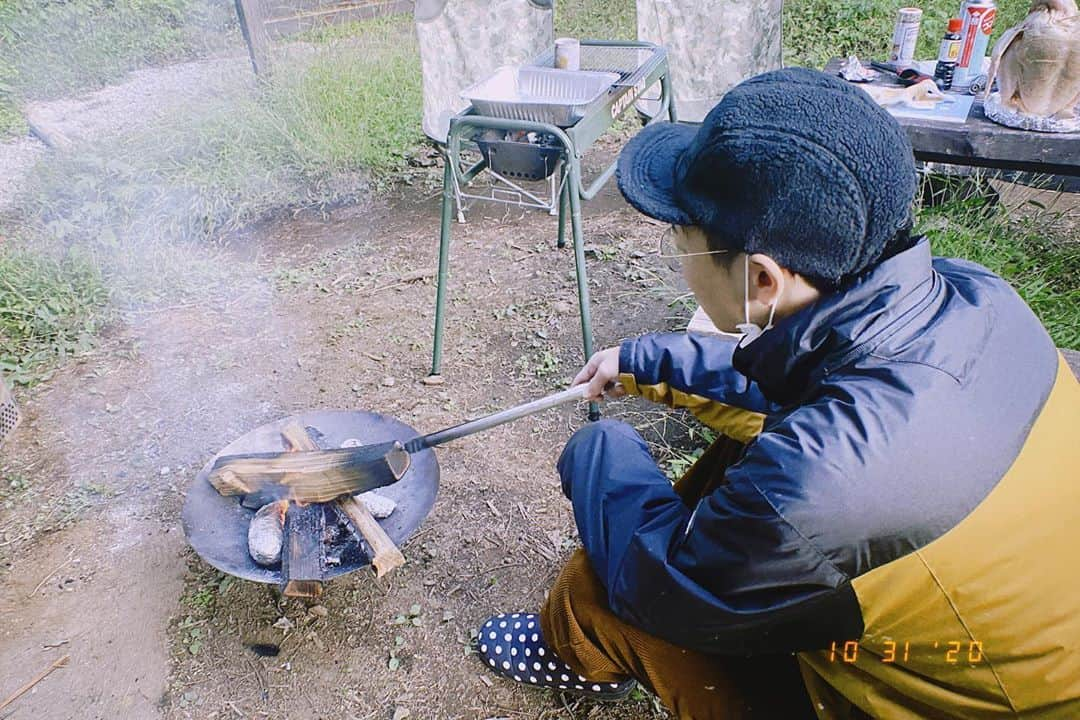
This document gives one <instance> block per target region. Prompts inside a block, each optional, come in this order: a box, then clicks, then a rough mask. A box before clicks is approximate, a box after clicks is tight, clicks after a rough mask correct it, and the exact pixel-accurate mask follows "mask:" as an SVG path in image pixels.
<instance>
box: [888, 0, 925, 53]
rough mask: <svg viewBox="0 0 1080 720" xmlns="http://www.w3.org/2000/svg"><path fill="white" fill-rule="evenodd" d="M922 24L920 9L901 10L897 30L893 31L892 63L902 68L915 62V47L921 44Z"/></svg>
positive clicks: (897, 14)
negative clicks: (920, 27) (920, 32)
mask: <svg viewBox="0 0 1080 720" xmlns="http://www.w3.org/2000/svg"><path fill="white" fill-rule="evenodd" d="M921 22H922V10H920V9H919V8H915V7H906V8H900V10H899V12H897V13H896V28H895V29H893V40H892V49H891V50H890V51H889V60H890V61H891V62H893V63H895V64H896V65H901V66H904V65H911V64H912V63H913V62H915V45H916V44H917V43H918V42H919V24H920V23H921Z"/></svg>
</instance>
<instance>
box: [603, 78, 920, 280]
mask: <svg viewBox="0 0 1080 720" xmlns="http://www.w3.org/2000/svg"><path fill="white" fill-rule="evenodd" d="M618 180H619V189H620V190H621V191H622V194H623V196H624V197H626V199H627V201H628V202H629V203H630V204H631V205H633V206H634V207H635V208H637V209H638V210H640V211H641V212H643V213H645V214H646V215H648V216H650V217H653V218H656V219H657V220H662V221H664V222H669V223H672V224H674V225H696V226H698V227H700V228H701V229H702V230H704V231H705V232H706V233H707V234H708V235H709V236H710V238H711V239H712V241H713V242H716V243H719V244H720V245H721V246H723V247H727V248H731V249H734V250H740V251H745V252H748V253H755V252H761V253H765V254H767V255H769V256H771V257H772V258H773V259H775V260H776V261H777V262H778V263H779V264H780V265H781V266H783V267H785V268H787V269H788V270H791V271H792V272H796V273H799V274H801V275H805V276H807V277H810V278H814V279H818V280H824V281H827V282H831V283H840V282H842V281H843V280H844V279H846V278H849V277H852V276H854V275H858V274H859V273H861V272H863V271H864V270H866V269H868V268H870V267H873V266H874V265H876V264H877V263H878V262H879V261H880V260H881V259H882V258H883V256H884V255H885V254H886V250H887V249H888V244H889V242H890V241H891V240H892V239H893V238H894V237H895V236H896V235H897V232H898V231H899V230H900V229H901V228H904V227H906V226H907V225H908V224H909V222H910V218H911V207H912V201H913V200H914V197H915V190H916V176H915V160H914V157H913V155H912V150H911V145H910V143H909V142H908V139H907V136H906V135H905V134H904V131H903V129H901V127H900V126H899V124H898V123H897V122H896V120H894V119H893V118H892V116H890V115H889V114H888V113H887V112H886V111H885V110H883V109H881V108H880V107H878V105H877V104H876V103H874V101H873V100H871V99H870V96H869V95H867V94H866V93H865V92H863V91H862V90H860V89H858V88H855V87H852V86H850V85H849V84H848V83H846V82H844V81H843V80H841V79H840V78H837V77H834V76H832V75H827V74H825V73H822V72H818V71H816V70H808V69H805V68H787V69H784V70H777V71H774V72H768V73H764V74H762V75H758V76H756V77H753V78H751V79H749V80H746V81H744V82H742V83H740V84H739V85H737V86H735V87H734V88H732V89H731V90H730V91H729V92H728V93H727V95H725V96H724V98H723V99H722V100H721V101H720V102H719V103H718V104H717V105H716V107H714V108H713V109H712V110H711V111H710V112H709V114H708V116H707V117H706V118H705V120H704V121H703V122H702V124H701V125H700V126H692V125H679V124H673V123H657V124H655V125H650V126H649V127H646V128H645V129H644V130H642V131H641V132H640V133H638V135H637V136H635V137H634V138H633V139H632V140H631V141H630V142H629V143H627V145H626V147H625V148H624V149H623V151H622V154H621V155H620V156H619V165H618Z"/></svg>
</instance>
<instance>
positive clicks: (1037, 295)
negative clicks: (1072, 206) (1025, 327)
mask: <svg viewBox="0 0 1080 720" xmlns="http://www.w3.org/2000/svg"><path fill="white" fill-rule="evenodd" d="M1004 200H1005V202H1001V203H996V204H993V205H988V204H986V202H985V200H984V199H983V198H979V197H972V198H967V199H959V198H957V199H945V200H943V201H942V202H940V203H939V204H936V205H933V206H930V207H923V208H922V209H921V210H920V213H919V219H918V230H919V231H920V232H923V233H926V234H927V236H928V237H929V238H930V243H931V248H932V249H933V252H934V254H935V255H939V256H945V257H959V258H963V259H965V260H971V261H972V262H977V263H979V264H981V265H984V266H986V267H987V268H989V269H990V270H992V271H993V272H995V273H997V274H998V275H1001V276H1002V277H1004V278H1005V279H1006V280H1008V281H1009V284H1011V285H1012V286H1013V288H1015V290H1016V292H1017V293H1019V295H1020V296H1021V297H1022V298H1023V299H1024V301H1025V302H1026V303H1027V304H1028V306H1029V307H1031V309H1032V310H1033V311H1034V312H1035V314H1036V315H1037V316H1038V317H1039V320H1041V321H1042V323H1043V325H1044V326H1045V327H1046V329H1047V330H1048V331H1049V333H1050V336H1051V337H1052V338H1053V339H1054V343H1055V344H1056V345H1057V346H1058V347H1066V348H1071V349H1074V350H1080V240H1078V239H1077V236H1076V230H1075V228H1076V226H1077V218H1076V217H1075V214H1074V215H1073V216H1070V215H1068V214H1066V213H1063V212H1058V211H1055V210H1054V209H1053V203H1052V202H1051V203H1043V202H1040V201H1039V200H1026V201H1023V202H1022V203H1021V205H1020V207H1014V208H1013V209H1012V210H1008V209H1006V208H1007V206H1008V204H1009V203H1008V202H1007V201H1008V197H1006V198H1005V199H1004Z"/></svg>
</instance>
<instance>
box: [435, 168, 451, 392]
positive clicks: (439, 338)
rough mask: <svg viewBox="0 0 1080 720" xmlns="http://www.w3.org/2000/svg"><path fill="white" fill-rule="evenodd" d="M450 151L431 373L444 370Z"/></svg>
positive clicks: (446, 169)
mask: <svg viewBox="0 0 1080 720" xmlns="http://www.w3.org/2000/svg"><path fill="white" fill-rule="evenodd" d="M452 162H453V158H452V157H451V155H450V153H445V154H444V155H443V201H442V218H441V219H440V228H439V275H438V279H437V280H436V283H435V341H434V347H433V348H432V351H431V374H432V375H438V374H439V372H440V371H441V370H442V342H443V330H444V329H445V327H444V323H445V322H446V277H447V274H448V273H447V270H448V269H449V265H450V223H451V213H452V212H453V205H454V190H453V187H454V177H453V174H452V173H453V170H452V169H451V166H450V163H452Z"/></svg>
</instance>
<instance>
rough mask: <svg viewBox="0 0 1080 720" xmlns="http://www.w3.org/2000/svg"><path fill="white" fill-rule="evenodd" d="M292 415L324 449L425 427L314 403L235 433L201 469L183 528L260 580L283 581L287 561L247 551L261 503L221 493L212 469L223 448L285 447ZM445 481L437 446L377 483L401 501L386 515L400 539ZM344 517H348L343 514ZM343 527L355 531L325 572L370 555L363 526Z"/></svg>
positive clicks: (331, 519) (233, 570)
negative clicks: (260, 560)
mask: <svg viewBox="0 0 1080 720" xmlns="http://www.w3.org/2000/svg"><path fill="white" fill-rule="evenodd" d="M290 422H297V423H299V424H300V425H302V426H304V427H306V428H311V429H313V430H315V431H317V433H318V434H319V435H318V437H319V445H320V446H321V447H322V448H324V449H330V448H337V447H341V446H342V445H345V444H347V443H346V441H347V440H359V441H360V442H361V443H363V444H365V445H366V444H368V443H379V442H386V441H389V440H402V441H404V440H409V439H411V438H413V437H416V435H417V434H418V433H417V432H416V431H415V430H414V429H413V428H411V427H409V426H408V425H406V424H405V423H403V422H401V421H399V420H395V419H393V418H390V417H387V416H385V415H379V414H378V413H373V412H366V411H363V410H314V411H310V412H305V413H300V414H298V415H291V416H289V417H284V418H281V419H280V420H276V421H274V422H271V423H267V424H265V425H262V426H260V427H257V428H255V429H254V430H251V431H250V432H248V433H246V434H244V435H242V436H240V437H238V438H236V439H235V440H233V441H232V442H231V443H229V444H228V445H226V446H225V447H224V448H222V449H221V451H220V452H218V454H217V455H216V456H214V457H213V458H211V459H210V460H209V461H207V463H206V464H205V465H204V466H203V468H202V470H201V471H200V472H199V474H198V475H197V476H196V477H195V480H194V481H193V482H192V483H191V486H190V487H189V488H188V493H187V499H186V500H185V501H184V511H183V526H184V534H185V535H186V536H187V539H188V542H189V543H191V547H192V548H194V550H195V552H197V553H198V554H199V556H200V557H202V559H203V560H205V561H206V562H208V563H210V564H211V565H213V566H214V567H215V568H217V569H218V570H221V571H222V572H225V573H228V574H230V575H235V576H236V577H240V578H243V579H245V580H254V581H255V582H263V583H274V584H281V582H282V576H281V567H280V565H279V566H275V567H263V566H261V565H258V564H256V563H255V561H254V560H253V559H252V558H251V556H250V555H249V554H248V525H249V524H250V522H251V519H252V518H253V517H254V516H255V512H256V509H249V508H246V507H244V506H243V505H242V504H241V500H242V497H241V496H233V497H225V496H223V495H221V494H219V493H218V492H217V490H215V489H214V487H213V486H212V485H211V484H210V482H209V480H208V479H207V476H208V475H209V473H210V468H211V467H213V465H214V462H215V461H216V460H217V458H218V457H220V456H222V455H235V454H240V453H254V452H280V451H282V450H284V449H285V444H284V442H283V441H282V438H281V430H282V428H284V427H285V426H286V425H287V424H289V423H290ZM348 444H352V443H348ZM438 489H439V464H438V461H437V460H436V458H435V452H434V451H433V450H430V449H428V450H423V451H420V452H416V453H413V454H412V464H411V466H410V467H409V470H408V472H406V473H405V475H404V476H402V478H401V480H399V481H398V482H396V483H394V484H392V485H388V486H386V487H382V488H379V489H378V490H377V491H376V492H378V493H379V494H380V495H383V496H385V497H388V498H390V499H391V500H393V501H394V502H395V503H396V504H397V507H396V508H395V510H394V512H393V513H392V514H391V515H390V516H389V517H387V518H384V519H382V520H380V521H379V524H380V525H381V526H382V528H383V530H385V531H386V534H387V535H389V536H390V539H391V540H393V541H394V543H395V544H397V545H401V544H402V543H404V542H405V540H407V539H408V538H409V536H411V535H412V534H413V533H414V532H415V531H416V529H417V528H419V527H420V524H421V523H423V521H424V518H426V517H427V515H428V513H429V512H431V507H432V505H434V504H435V496H436V494H437V493H438ZM322 507H323V509H324V513H325V515H326V525H327V527H328V528H329V527H332V526H334V525H336V524H337V521H338V519H339V518H338V514H337V510H336V509H335V508H333V507H332V506H331V505H330V504H328V503H323V504H322ZM341 521H342V522H344V518H341ZM328 534H333V533H328ZM344 534H345V535H348V536H349V537H348V538H346V540H345V541H343V542H342V544H341V545H340V546H338V547H337V548H336V551H335V552H334V553H328V558H329V559H331V560H333V562H327V563H326V564H325V565H324V567H323V579H324V580H329V579H330V578H334V577H338V576H340V575H345V574H347V573H350V572H353V571H354V570H358V569H360V568H362V567H364V566H366V565H368V563H369V562H370V558H369V557H368V556H367V554H366V553H364V552H363V551H362V549H361V547H360V544H359V538H358V537H357V536H356V533H350V532H345V533H344ZM350 543H351V544H350Z"/></svg>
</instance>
